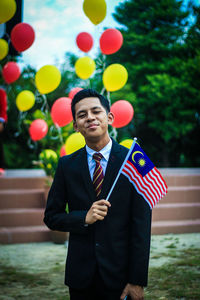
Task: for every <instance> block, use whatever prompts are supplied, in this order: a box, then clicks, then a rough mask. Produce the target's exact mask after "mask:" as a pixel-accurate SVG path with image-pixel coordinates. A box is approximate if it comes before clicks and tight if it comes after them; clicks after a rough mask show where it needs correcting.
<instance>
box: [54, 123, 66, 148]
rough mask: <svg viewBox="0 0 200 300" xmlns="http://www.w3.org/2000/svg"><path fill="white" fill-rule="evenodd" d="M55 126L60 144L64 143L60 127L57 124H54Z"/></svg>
mask: <svg viewBox="0 0 200 300" xmlns="http://www.w3.org/2000/svg"><path fill="white" fill-rule="evenodd" d="M55 126H56V129H57V131H58V135H59V138H60V142H61V145H63V144H64V141H63V136H62V130H61V127H60V126H58V125H55Z"/></svg>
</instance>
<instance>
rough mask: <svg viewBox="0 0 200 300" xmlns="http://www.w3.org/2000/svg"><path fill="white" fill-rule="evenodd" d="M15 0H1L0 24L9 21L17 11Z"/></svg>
mask: <svg viewBox="0 0 200 300" xmlns="http://www.w3.org/2000/svg"><path fill="white" fill-rule="evenodd" d="M16 8H17V6H16V2H15V0H1V1H0V24H2V23H6V22H7V21H9V20H10V19H11V18H12V17H13V16H14V14H15V12H16Z"/></svg>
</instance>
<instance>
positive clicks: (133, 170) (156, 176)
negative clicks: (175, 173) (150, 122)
mask: <svg viewBox="0 0 200 300" xmlns="http://www.w3.org/2000/svg"><path fill="white" fill-rule="evenodd" d="M129 152H130V153H128V156H127V159H126V161H125V162H124V164H123V167H122V170H121V173H122V174H123V175H125V176H126V177H127V178H128V179H129V181H130V182H131V183H132V184H133V185H134V187H135V188H136V190H137V192H138V193H139V194H140V195H142V196H143V198H144V199H145V200H146V201H147V203H148V204H149V206H150V207H151V208H153V207H154V206H155V204H156V203H157V202H158V201H159V200H160V199H161V198H162V197H163V196H165V195H166V193H167V185H166V182H165V180H164V179H163V177H162V175H161V174H160V172H159V171H158V169H157V168H156V167H155V166H154V164H153V163H152V161H151V160H150V159H149V158H148V156H147V155H146V154H145V152H144V151H143V150H142V148H141V147H140V146H139V145H138V144H137V143H135V144H134V146H132V147H131V149H130V150H129Z"/></svg>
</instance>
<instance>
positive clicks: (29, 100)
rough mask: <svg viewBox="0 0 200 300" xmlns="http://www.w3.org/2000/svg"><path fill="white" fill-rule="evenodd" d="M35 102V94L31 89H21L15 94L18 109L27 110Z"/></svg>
mask: <svg viewBox="0 0 200 300" xmlns="http://www.w3.org/2000/svg"><path fill="white" fill-rule="evenodd" d="M34 104H35V96H34V94H33V93H32V92H31V91H22V92H21V93H19V94H18V95H17V98H16V105H17V108H18V109H19V110H20V111H27V110H29V109H31V108H32V107H33V105H34Z"/></svg>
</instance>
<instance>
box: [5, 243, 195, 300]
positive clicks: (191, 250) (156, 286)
mask: <svg viewBox="0 0 200 300" xmlns="http://www.w3.org/2000/svg"><path fill="white" fill-rule="evenodd" d="M159 243H160V244H163V245H164V243H166V244H165V245H164V246H162V247H161V248H160V250H159V251H158V249H157V252H156V251H155V252H154V251H153V253H152V255H151V263H150V269H149V285H148V288H145V300H146V299H151V300H156V299H160V300H176V299H180V300H197V299H200V284H199V282H200V251H199V247H198V246H197V247H194V246H193V245H190V246H189V245H188V247H184V248H181V249H177V247H175V246H176V245H178V244H179V245H180V242H179V240H177V239H173V240H170V239H169V238H167V239H165V240H164V239H161V240H160V241H159ZM17 247H19V248H18V249H19V250H18V252H16V251H17V250H16V249H17ZM17 247H15V246H14V245H7V246H2V247H1V248H0V250H3V251H1V253H0V300H18V299H23V300H28V299H29V300H30V299H32V300H47V299H48V300H51V299H52V300H64V299H65V300H69V294H68V289H67V287H66V286H65V285H64V283H63V282H64V269H65V263H64V259H65V256H66V248H65V247H63V246H61V245H60V246H56V245H53V244H52V245H51V244H50V243H49V244H48V243H46V244H45V243H44V244H43V245H42V246H38V244H35V245H33V244H29V245H20V246H19V245H18V246H17ZM39 247H40V249H38V248H39ZM152 248H155V250H156V246H155V244H154V243H152ZM31 249H33V250H32V252H30V250H31ZM37 249H38V250H37ZM8 251H10V253H8ZM2 253H3V254H2ZM159 259H166V260H165V261H164V263H163V264H162V265H159V264H158V265H156V264H155V263H152V262H153V261H154V262H156V261H158V260H159ZM94 300H95V299H94ZM102 300H103V299H102Z"/></svg>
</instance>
